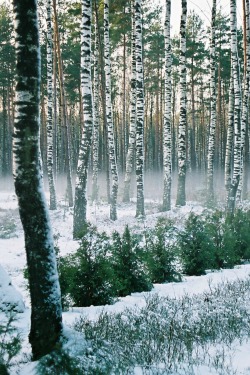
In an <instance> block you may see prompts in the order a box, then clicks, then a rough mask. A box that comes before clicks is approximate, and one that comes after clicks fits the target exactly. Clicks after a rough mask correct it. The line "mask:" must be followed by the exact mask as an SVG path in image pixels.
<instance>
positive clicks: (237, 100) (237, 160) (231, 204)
mask: <svg viewBox="0 0 250 375" xmlns="http://www.w3.org/2000/svg"><path fill="white" fill-rule="evenodd" d="M230 30H231V56H232V66H233V85H234V166H233V177H232V180H231V186H230V189H229V194H228V200H227V209H228V212H229V213H230V214H233V212H234V209H235V201H236V192H237V189H238V185H239V181H240V171H241V88H240V77H239V60H238V49H237V17H236V0H230Z"/></svg>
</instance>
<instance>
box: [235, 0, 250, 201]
mask: <svg viewBox="0 0 250 375" xmlns="http://www.w3.org/2000/svg"><path fill="white" fill-rule="evenodd" d="M243 4H244V5H243V25H244V26H243V29H244V33H243V36H244V91H243V104H242V118H241V172H240V182H239V186H238V190H237V198H238V199H239V200H240V199H241V194H242V189H243V184H244V183H246V179H245V177H246V176H245V171H246V168H244V164H245V161H246V160H245V156H246V155H245V148H246V128H247V121H248V107H249V77H250V27H249V26H250V25H249V0H243ZM245 5H246V6H245Z"/></svg>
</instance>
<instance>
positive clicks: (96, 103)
mask: <svg viewBox="0 0 250 375" xmlns="http://www.w3.org/2000/svg"><path fill="white" fill-rule="evenodd" d="M94 48H95V50H94V85H93V90H94V93H93V103H94V107H93V148H92V149H93V175H92V200H93V201H96V200H98V166H99V163H98V158H99V126H100V119H99V69H98V66H99V64H98V56H99V54H98V49H99V43H98V30H97V19H96V20H95V47H94Z"/></svg>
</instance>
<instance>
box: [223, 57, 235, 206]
mask: <svg viewBox="0 0 250 375" xmlns="http://www.w3.org/2000/svg"><path fill="white" fill-rule="evenodd" d="M233 135H234V84H233V64H232V58H231V77H230V87H229V103H228V125H227V142H226V158H225V188H226V193H227V198H228V196H229V189H230V186H231V174H232V156H233ZM227 205H228V203H227Z"/></svg>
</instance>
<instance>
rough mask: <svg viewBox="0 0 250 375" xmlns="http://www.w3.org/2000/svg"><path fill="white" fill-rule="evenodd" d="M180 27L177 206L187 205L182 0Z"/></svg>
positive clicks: (184, 37)
mask: <svg viewBox="0 0 250 375" xmlns="http://www.w3.org/2000/svg"><path fill="white" fill-rule="evenodd" d="M181 3H182V15H181V27H180V63H179V64H180V120H179V132H178V186H177V198H176V205H177V206H185V204H186V126H187V92H186V90H187V89H186V85H187V84H186V80H187V78H186V75H187V68H186V20H187V1H186V0H182V2H181Z"/></svg>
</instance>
